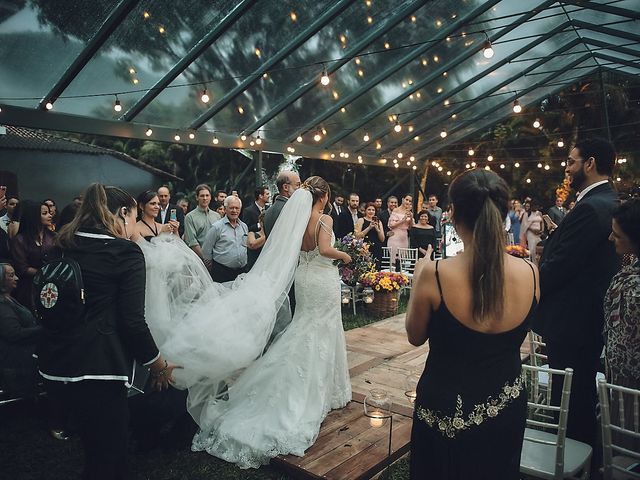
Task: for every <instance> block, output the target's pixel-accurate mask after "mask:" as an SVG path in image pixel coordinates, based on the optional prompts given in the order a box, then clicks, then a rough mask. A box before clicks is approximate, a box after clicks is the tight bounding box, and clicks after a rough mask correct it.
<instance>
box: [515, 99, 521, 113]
mask: <svg viewBox="0 0 640 480" xmlns="http://www.w3.org/2000/svg"><path fill="white" fill-rule="evenodd" d="M521 111H522V105H520V102H519V101H518V99H517V98H516V99H515V100H514V101H513V113H520V112H521Z"/></svg>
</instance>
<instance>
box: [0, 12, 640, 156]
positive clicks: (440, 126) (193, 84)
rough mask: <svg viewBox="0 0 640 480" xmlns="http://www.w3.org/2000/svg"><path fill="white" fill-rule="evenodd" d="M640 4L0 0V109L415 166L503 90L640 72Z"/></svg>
mask: <svg viewBox="0 0 640 480" xmlns="http://www.w3.org/2000/svg"><path fill="white" fill-rule="evenodd" d="M639 18H640V0H597V1H596V0H574V1H563V2H555V1H551V0H547V1H540V0H536V1H524V0H517V1H507V0H488V1H481V0H461V1H453V0H433V1H425V0H395V1H393V0H331V1H324V2H319V1H309V0H286V1H281V2H272V1H269V0H235V1H232V0H207V1H205V0H184V1H180V2H175V1H170V0H91V1H89V0H76V1H74V2H69V1H66V0H9V1H5V2H2V3H1V4H0V52H1V57H0V58H1V60H2V61H1V62H0V107H1V108H2V112H1V113H0V123H3V124H13V125H21V126H27V127H35V128H47V129H53V130H66V131H75V132H80V133H93V134H104V135H115V136H122V137H129V138H150V139H154V140H159V141H167V142H174V141H176V140H175V137H176V136H177V135H179V136H180V141H182V142H187V143H193V144H201V145H209V146H213V144H214V143H215V145H216V146H218V147H233V148H253V149H258V150H259V149H263V150H266V151H275V152H288V153H292V151H293V150H295V152H296V154H300V155H304V156H308V157H316V158H326V159H335V160H337V161H347V162H356V161H361V162H362V163H371V164H380V163H381V161H382V159H383V158H384V157H386V156H389V157H390V156H392V155H393V156H395V155H397V153H404V154H405V155H407V156H414V157H415V158H416V159H417V161H418V162H419V161H420V160H424V159H426V158H428V157H429V156H430V155H433V154H434V153H436V152H437V151H438V150H440V149H443V148H445V147H446V146H447V145H450V144H452V143H455V142H459V141H461V140H463V139H464V138H466V137H468V136H470V135H473V134H474V133H475V132H477V131H478V130H480V129H484V128H486V127H488V126H491V125H492V124H495V123H496V122H498V121H500V120H501V119H504V118H506V117H507V116H508V115H512V114H513V112H512V106H513V102H514V101H515V100H518V102H519V103H520V104H521V105H522V106H523V107H525V108H526V106H527V105H533V104H536V102H539V101H540V100H541V99H543V98H544V97H545V96H547V95H549V94H551V93H553V92H555V91H558V90H561V89H563V88H565V87H566V86H568V85H570V84H571V83H574V82H575V81H577V80H579V79H580V78H582V77H585V76H587V75H590V74H593V73H594V72H595V71H598V70H601V69H608V70H616V71H620V72H623V73H626V74H629V75H634V76H635V75H638V74H640V61H639V59H640V34H639V33H638V31H637V20H638V19H639ZM489 44H490V45H491V47H492V49H493V52H494V55H493V56H492V57H491V58H486V57H485V55H484V49H485V48H486V47H487V46H488V45H489ZM323 74H327V76H328V78H329V83H328V85H323V83H322V82H321V77H322V76H323ZM203 93H206V94H207V95H208V97H209V100H208V101H207V102H204V101H203V100H202V95H203ZM116 102H117V103H118V104H119V106H121V107H122V108H121V109H120V110H119V111H116V110H115V109H114V106H115V104H116ZM47 104H49V105H47ZM48 107H51V108H48ZM398 130H400V131H398ZM443 131H446V133H447V135H446V137H445V138H443V137H442V135H441V134H442V132H443ZM245 135H246V137H245ZM258 136H259V137H260V139H261V142H256V141H255V140H256V138H257V137H258ZM191 137H193V138H191ZM243 138H245V139H244V140H243ZM214 139H215V141H214ZM299 140H301V141H299ZM212 142H214V143H212ZM251 143H253V145H251Z"/></svg>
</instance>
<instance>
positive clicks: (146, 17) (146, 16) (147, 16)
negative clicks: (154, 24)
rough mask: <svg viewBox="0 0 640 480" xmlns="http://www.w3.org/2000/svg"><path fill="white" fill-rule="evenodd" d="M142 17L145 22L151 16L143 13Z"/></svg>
mask: <svg viewBox="0 0 640 480" xmlns="http://www.w3.org/2000/svg"><path fill="white" fill-rule="evenodd" d="M142 17H143V18H144V19H145V20H148V19H149V18H151V14H150V13H149V12H144V13H143V14H142Z"/></svg>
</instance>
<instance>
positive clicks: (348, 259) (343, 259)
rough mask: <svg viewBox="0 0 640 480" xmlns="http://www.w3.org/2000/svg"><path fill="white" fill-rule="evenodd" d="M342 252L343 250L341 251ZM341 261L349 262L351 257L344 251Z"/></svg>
mask: <svg viewBox="0 0 640 480" xmlns="http://www.w3.org/2000/svg"><path fill="white" fill-rule="evenodd" d="M343 253H344V252H343ZM342 261H343V262H344V263H351V257H350V256H349V254H348V253H345V254H344V256H343V257H342Z"/></svg>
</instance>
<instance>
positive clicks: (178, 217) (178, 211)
mask: <svg viewBox="0 0 640 480" xmlns="http://www.w3.org/2000/svg"><path fill="white" fill-rule="evenodd" d="M172 208H175V209H176V220H178V221H179V222H180V228H178V233H179V234H180V237H182V235H184V212H183V211H182V209H181V208H180V207H178V206H176V205H173V204H172V203H170V204H169V206H168V207H167V215H166V216H165V217H164V222H163V221H162V214H161V213H160V212H158V216H157V217H156V222H158V223H169V220H171V209H172Z"/></svg>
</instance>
